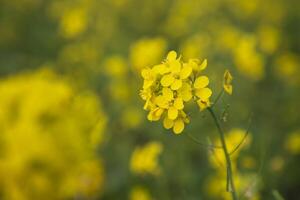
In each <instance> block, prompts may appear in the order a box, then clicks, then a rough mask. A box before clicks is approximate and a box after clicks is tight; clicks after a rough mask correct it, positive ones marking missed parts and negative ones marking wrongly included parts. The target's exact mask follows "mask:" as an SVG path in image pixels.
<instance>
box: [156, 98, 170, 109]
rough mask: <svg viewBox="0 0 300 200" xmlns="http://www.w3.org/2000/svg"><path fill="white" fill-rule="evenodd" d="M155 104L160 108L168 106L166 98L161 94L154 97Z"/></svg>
mask: <svg viewBox="0 0 300 200" xmlns="http://www.w3.org/2000/svg"><path fill="white" fill-rule="evenodd" d="M155 104H156V105H157V106H158V107H160V108H165V109H166V108H168V106H169V102H168V100H167V99H166V98H165V97H164V96H162V95H159V96H157V97H156V98H155Z"/></svg>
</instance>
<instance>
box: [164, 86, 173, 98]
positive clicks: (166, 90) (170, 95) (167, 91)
mask: <svg viewBox="0 0 300 200" xmlns="http://www.w3.org/2000/svg"><path fill="white" fill-rule="evenodd" d="M162 95H163V96H164V98H166V99H167V101H171V100H173V97H174V94H173V91H172V90H171V89H170V88H166V87H164V88H163V89H162Z"/></svg>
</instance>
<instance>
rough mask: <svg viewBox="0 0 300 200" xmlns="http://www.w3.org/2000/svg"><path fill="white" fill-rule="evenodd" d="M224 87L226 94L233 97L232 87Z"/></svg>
mask: <svg viewBox="0 0 300 200" xmlns="http://www.w3.org/2000/svg"><path fill="white" fill-rule="evenodd" d="M223 87H224V90H225V92H227V94H229V95H232V90H233V88H232V85H224V86H223Z"/></svg>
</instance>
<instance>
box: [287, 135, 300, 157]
mask: <svg viewBox="0 0 300 200" xmlns="http://www.w3.org/2000/svg"><path fill="white" fill-rule="evenodd" d="M284 147H285V149H286V150H287V151H288V152H289V153H291V154H294V155H297V154H300V131H296V132H293V133H291V134H289V135H288V137H287V138H286V140H285V143H284Z"/></svg>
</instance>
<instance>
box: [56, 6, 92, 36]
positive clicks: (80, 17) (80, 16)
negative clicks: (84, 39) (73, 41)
mask: <svg viewBox="0 0 300 200" xmlns="http://www.w3.org/2000/svg"><path fill="white" fill-rule="evenodd" d="M86 27H87V14H86V11H85V10H84V9H82V8H74V9H70V10H67V11H66V12H64V13H63V15H62V17H61V21H60V30H61V33H62V35H63V36H64V37H66V38H74V37H76V36H78V35H79V34H81V33H82V32H84V31H85V30H86Z"/></svg>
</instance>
